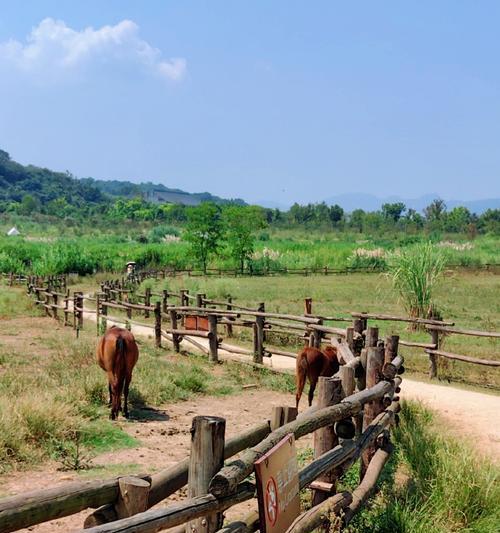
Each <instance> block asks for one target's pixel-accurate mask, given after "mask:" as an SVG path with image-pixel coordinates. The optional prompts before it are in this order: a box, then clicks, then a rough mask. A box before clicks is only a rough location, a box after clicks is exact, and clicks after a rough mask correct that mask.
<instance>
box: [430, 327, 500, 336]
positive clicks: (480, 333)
mask: <svg viewBox="0 0 500 533" xmlns="http://www.w3.org/2000/svg"><path fill="white" fill-rule="evenodd" d="M425 328H426V329H429V330H434V331H441V332H443V333H454V334H455V335H470V336H472V337H492V338H494V339H500V332H498V331H479V330H477V329H460V328H448V327H445V326H434V325H429V326H426V327H425Z"/></svg>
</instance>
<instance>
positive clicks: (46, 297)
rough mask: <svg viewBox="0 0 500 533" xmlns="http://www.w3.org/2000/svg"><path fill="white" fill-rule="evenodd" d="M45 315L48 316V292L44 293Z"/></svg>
mask: <svg viewBox="0 0 500 533" xmlns="http://www.w3.org/2000/svg"><path fill="white" fill-rule="evenodd" d="M44 307H45V314H46V315H47V316H50V296H49V293H48V290H46V291H45V306H44Z"/></svg>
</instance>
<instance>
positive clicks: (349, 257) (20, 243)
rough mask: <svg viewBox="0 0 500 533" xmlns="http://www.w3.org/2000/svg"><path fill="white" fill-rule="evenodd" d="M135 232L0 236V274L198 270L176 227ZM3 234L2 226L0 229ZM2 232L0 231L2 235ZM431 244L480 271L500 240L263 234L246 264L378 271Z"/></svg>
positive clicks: (216, 261) (221, 258) (260, 268)
mask: <svg viewBox="0 0 500 533" xmlns="http://www.w3.org/2000/svg"><path fill="white" fill-rule="evenodd" d="M129 226H131V227H132V228H133V229H129V228H123V227H122V226H119V227H118V228H117V229H121V230H123V231H122V232H120V233H112V232H104V231H100V230H97V229H96V230H94V231H92V230H86V231H85V233H84V234H82V235H75V234H69V235H65V234H63V235H61V234H57V235H54V234H53V231H52V232H51V231H48V232H47V233H46V234H43V232H42V231H41V230H40V228H38V227H37V231H32V232H29V231H28V232H27V233H23V236H22V237H14V238H12V237H5V236H4V237H0V272H15V273H20V274H21V273H22V274H27V273H32V274H37V275H52V274H64V273H77V274H80V275H90V274H95V273H99V272H122V271H123V269H124V267H125V263H126V262H127V261H136V263H137V267H138V268H143V269H154V268H162V267H170V268H172V267H175V268H178V269H186V268H196V267H199V264H198V263H197V261H196V257H195V256H194V255H193V253H192V252H191V249H190V247H189V244H188V243H187V242H185V241H183V240H182V229H181V228H176V227H168V228H164V231H167V232H169V233H167V237H166V238H165V239H163V238H162V239H158V238H157V237H156V236H155V235H156V233H155V228H153V229H151V228H150V229H146V228H144V230H141V229H140V226H139V229H137V227H136V225H135V224H134V225H129ZM3 229H5V228H3ZM1 233H2V231H1V230H0V234H1ZM429 239H431V240H432V242H434V243H436V244H438V246H439V249H440V251H441V253H442V254H443V257H444V259H445V262H446V264H447V265H455V266H456V265H458V266H464V267H480V266H481V265H485V264H499V263H500V254H499V252H498V250H499V246H498V243H499V239H498V237H495V236H491V235H481V236H478V237H477V238H475V239H474V240H469V239H468V238H467V237H466V236H457V235H453V236H447V235H445V234H444V235H441V234H436V235H426V234H420V235H406V234H404V233H402V234H394V235H390V236H387V237H384V236H374V235H365V234H359V233H349V232H335V231H328V232H320V231H317V230H316V231H314V230H311V231H310V232H308V233H306V232H303V231H300V230H294V231H287V230H278V229H274V230H268V231H267V230H266V231H262V232H260V233H258V234H257V235H256V240H255V243H254V252H253V254H252V256H251V258H250V259H249V260H248V261H247V263H246V267H247V268H252V271H253V272H254V273H255V274H259V273H262V272H265V271H266V270H273V269H283V268H290V269H293V268H318V267H320V268H322V267H324V266H328V267H330V268H346V267H351V268H377V269H382V270H383V269H385V268H386V267H387V265H388V262H389V261H390V258H391V254H392V253H393V252H395V251H397V250H400V249H408V248H411V247H412V246H414V245H415V244H417V243H419V242H425V241H428V240H429ZM218 252H219V253H218V255H215V256H213V257H211V259H210V261H209V267H212V268H228V269H233V268H236V267H238V264H237V263H235V262H234V260H233V259H231V257H229V255H228V253H227V250H225V249H224V247H221V248H220V249H219V250H218Z"/></svg>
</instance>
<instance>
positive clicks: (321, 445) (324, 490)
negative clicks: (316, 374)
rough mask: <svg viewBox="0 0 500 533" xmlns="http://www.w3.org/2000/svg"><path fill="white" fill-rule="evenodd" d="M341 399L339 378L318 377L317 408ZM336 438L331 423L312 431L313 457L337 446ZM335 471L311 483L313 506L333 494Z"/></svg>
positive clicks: (335, 402) (333, 403)
mask: <svg viewBox="0 0 500 533" xmlns="http://www.w3.org/2000/svg"><path fill="white" fill-rule="evenodd" d="M341 400H342V381H341V380H340V378H337V377H335V378H326V377H320V378H319V380H318V408H319V409H322V408H323V407H328V406H330V405H335V404H337V403H339V402H340V401H341ZM337 444H338V438H337V435H336V434H335V430H334V426H333V424H332V425H331V426H326V427H324V428H321V429H318V430H317V431H315V432H314V458H315V459H317V458H318V457H320V456H321V455H323V454H324V453H325V452H328V451H330V450H331V449H332V448H334V447H335V446H337ZM335 479H336V476H335V472H334V471H330V472H327V473H326V474H323V475H322V476H320V477H318V478H317V480H316V481H315V482H313V483H312V485H311V488H313V489H314V492H313V502H312V504H313V506H315V505H318V504H319V503H321V502H323V501H325V500H326V499H327V498H328V496H330V495H332V494H335V489H336V486H335Z"/></svg>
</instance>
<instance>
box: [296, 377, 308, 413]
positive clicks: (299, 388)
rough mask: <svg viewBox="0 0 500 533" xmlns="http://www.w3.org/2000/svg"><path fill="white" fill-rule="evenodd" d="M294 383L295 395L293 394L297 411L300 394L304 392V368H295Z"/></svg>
mask: <svg viewBox="0 0 500 533" xmlns="http://www.w3.org/2000/svg"><path fill="white" fill-rule="evenodd" d="M296 382H297V393H296V394H295V407H296V408H297V409H298V408H299V402H300V398H301V397H302V392H303V391H304V386H305V384H306V372H305V369H304V368H297V375H296Z"/></svg>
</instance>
